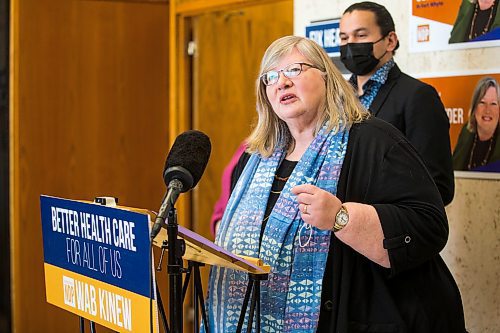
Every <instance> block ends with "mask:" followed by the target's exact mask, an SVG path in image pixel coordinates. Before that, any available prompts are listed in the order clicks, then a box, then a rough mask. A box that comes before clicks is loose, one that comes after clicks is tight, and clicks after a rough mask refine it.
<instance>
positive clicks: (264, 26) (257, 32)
mask: <svg viewBox="0 0 500 333" xmlns="http://www.w3.org/2000/svg"><path fill="white" fill-rule="evenodd" d="M191 23H192V31H193V41H194V45H195V51H194V55H193V59H192V64H193V66H192V75H193V79H192V80H193V85H192V89H193V90H192V96H193V98H192V105H193V114H192V119H193V124H192V125H193V128H195V129H199V130H201V131H203V132H205V133H206V134H207V135H208V136H209V137H210V139H211V142H212V154H211V157H210V161H209V163H208V166H207V169H206V170H205V173H204V175H203V178H202V179H201V181H200V183H199V185H198V186H197V188H196V189H195V191H194V196H193V205H192V207H193V215H192V216H193V219H192V221H193V225H192V226H191V227H192V229H193V230H195V231H196V232H198V233H199V234H201V235H203V236H205V237H208V238H210V239H212V238H213V237H212V236H211V235H210V228H209V221H210V216H211V214H212V209H213V206H214V203H215V202H216V201H217V198H218V196H219V194H220V185H221V175H222V171H223V169H224V167H225V165H226V164H227V163H228V162H229V160H230V159H231V156H232V155H233V153H234V151H235V150H236V148H237V147H238V146H239V144H240V142H241V141H242V140H243V139H244V138H245V137H246V136H248V134H249V133H250V130H251V126H252V124H253V123H254V121H255V120H256V115H257V114H256V111H255V81H256V79H257V75H258V71H259V66H260V60H261V58H262V55H263V54H264V51H265V50H266V48H267V47H268V46H269V44H270V43H271V42H273V41H274V40H275V39H277V38H279V37H281V36H285V35H290V34H292V33H293V1H292V0H286V1H277V2H274V3H267V4H262V5H258V6H250V7H245V8H241V9H237V10H226V11H218V12H210V13H206V14H202V15H198V16H195V17H193V18H192V22H191Z"/></svg>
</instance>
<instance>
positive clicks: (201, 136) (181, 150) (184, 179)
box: [151, 130, 212, 240]
mask: <svg viewBox="0 0 500 333" xmlns="http://www.w3.org/2000/svg"><path fill="white" fill-rule="evenodd" d="M211 150H212V145H211V144H210V139H209V138H208V136H207V135H206V134H205V133H203V132H200V131H196V130H190V131H186V132H184V133H181V134H180V135H179V136H178V137H177V138H176V139H175V141H174V144H173V145H172V148H171V149H170V152H169V154H168V156H167V160H166V162H165V168H164V171H163V180H164V181H165V184H166V185H167V188H168V191H167V193H166V194H165V196H164V197H163V200H162V203H161V206H160V210H159V211H158V215H157V217H156V220H155V223H154V225H153V228H152V229H151V240H153V239H154V238H155V237H156V235H158V233H159V232H160V230H161V227H162V225H164V224H165V218H166V215H167V214H168V212H169V210H170V209H171V208H172V207H173V206H174V204H175V202H176V201H177V198H178V197H179V194H180V193H184V192H187V191H189V190H190V189H192V188H193V187H195V186H196V184H198V182H199V181H200V178H201V176H202V174H203V172H204V171H205V168H206V166H207V164H208V159H209V157H210V152H211Z"/></svg>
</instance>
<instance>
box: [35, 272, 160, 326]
mask: <svg viewBox="0 0 500 333" xmlns="http://www.w3.org/2000/svg"><path fill="white" fill-rule="evenodd" d="M44 266H45V290H46V293H47V302H49V303H51V304H53V305H56V306H58V307H60V308H63V309H65V310H67V311H69V312H72V313H74V314H76V315H78V316H81V317H84V318H86V319H89V320H91V321H93V322H95V323H98V324H100V325H103V326H105V327H108V328H110V329H112V330H115V331H118V332H139V333H141V332H145V333H149V332H150V324H149V318H150V312H149V311H150V305H149V298H147V297H144V296H142V295H139V294H136V293H132V292H130V291H128V290H125V289H121V288H118V287H115V286H113V285H110V284H108V283H104V282H101V281H98V280H95V279H92V278H89V277H86V276H84V275H81V274H77V273H74V272H71V271H68V270H65V269H62V268H59V267H57V266H54V265H50V264H47V263H45V264H44ZM156 309H157V306H156V300H153V309H152V311H153V321H154V323H153V331H154V333H157V332H158V331H159V329H158V317H157V311H156Z"/></svg>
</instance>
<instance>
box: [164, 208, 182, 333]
mask: <svg viewBox="0 0 500 333" xmlns="http://www.w3.org/2000/svg"><path fill="white" fill-rule="evenodd" d="M167 216H168V217H167V236H168V238H167V239H168V262H167V274H168V277H169V283H170V288H169V289H170V290H169V297H170V300H169V310H170V332H171V333H183V331H182V324H183V322H182V321H183V316H182V312H183V311H182V272H183V268H182V256H183V255H184V253H185V252H186V244H185V242H184V240H183V239H178V238H177V235H178V233H179V226H178V224H177V211H176V209H175V208H174V207H173V205H172V206H171V208H170V210H169V211H168V215H167Z"/></svg>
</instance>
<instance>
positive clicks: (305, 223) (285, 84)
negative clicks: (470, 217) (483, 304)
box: [207, 36, 465, 333]
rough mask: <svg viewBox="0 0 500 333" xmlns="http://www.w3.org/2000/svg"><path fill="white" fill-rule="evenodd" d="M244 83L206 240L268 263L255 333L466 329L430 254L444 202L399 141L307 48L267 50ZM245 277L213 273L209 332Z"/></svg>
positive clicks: (317, 50) (288, 45)
mask: <svg viewBox="0 0 500 333" xmlns="http://www.w3.org/2000/svg"><path fill="white" fill-rule="evenodd" d="M256 86H257V87H256V88H257V113H258V123H257V124H256V126H255V128H254V130H253V132H252V134H251V135H250V137H249V138H248V141H247V143H248V149H247V153H246V154H244V155H242V157H241V158H240V160H239V163H238V166H237V168H238V169H237V170H238V172H239V177H238V181H237V183H236V186H235V187H234V189H233V191H232V194H231V197H230V199H229V202H228V205H227V208H226V211H225V213H224V215H223V218H222V221H221V223H220V226H219V230H218V232H217V235H216V242H217V244H218V245H220V246H222V247H224V248H225V249H227V250H229V251H232V252H233V253H235V254H240V255H245V256H252V257H259V258H261V259H262V260H263V261H264V262H265V263H266V264H269V265H270V266H271V273H270V274H269V279H268V280H267V281H263V285H262V287H261V294H260V299H261V304H262V305H261V315H260V319H261V320H260V327H261V329H262V331H263V332H426V333H428V332H465V328H464V317H463V310H462V303H461V299H460V293H459V291H458V288H457V285H456V284H455V281H454V280H453V277H452V276H451V274H450V272H449V270H448V268H447V267H446V265H445V263H444V262H443V260H442V259H441V257H440V256H439V252H440V251H441V249H442V248H443V247H444V245H445V244H446V241H447V237H448V224H447V219H446V214H445V211H444V207H443V203H442V201H441V197H440V195H439V192H438V190H437V188H436V186H435V185H434V182H433V180H432V178H431V176H430V175H429V173H428V172H427V170H426V169H425V166H424V164H423V162H422V160H421V159H420V158H419V156H418V154H417V153H416V152H415V149H414V148H413V147H412V146H411V144H410V143H408V141H407V140H406V139H405V138H404V137H403V135H402V134H401V133H400V132H399V131H398V130H397V129H395V128H394V127H392V126H391V125H389V124H387V123H385V122H383V121H381V120H378V119H376V118H372V117H370V116H369V114H368V112H367V111H366V110H365V109H364V108H363V107H362V106H361V105H360V103H359V101H358V99H357V97H356V96H355V95H354V92H353V90H352V88H351V86H350V85H349V84H348V83H347V82H346V81H345V80H344V78H343V77H342V75H341V74H340V72H339V71H338V70H337V69H336V68H335V67H334V65H333V63H332V62H331V60H330V59H329V58H328V55H327V54H326V53H325V52H324V51H323V49H321V47H319V46H318V45H317V44H316V43H314V42H313V41H311V40H309V39H306V38H302V37H295V36H288V37H283V38H280V39H278V40H276V41H275V42H274V43H272V44H271V45H270V46H269V48H268V49H267V51H266V52H265V54H264V57H263V59H262V62H261V68H260V76H259V77H258V79H257V82H256ZM247 282H248V281H247V275H246V274H245V273H243V272H239V271H235V270H231V269H226V268H220V267H213V268H212V270H211V273H210V279H209V295H208V300H207V302H208V317H209V326H210V328H211V332H235V331H236V327H237V324H238V317H239V314H240V309H241V306H242V301H243V298H244V295H245V291H246V286H247ZM247 320H248V318H247ZM245 325H246V324H245ZM244 329H245V328H244Z"/></svg>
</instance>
